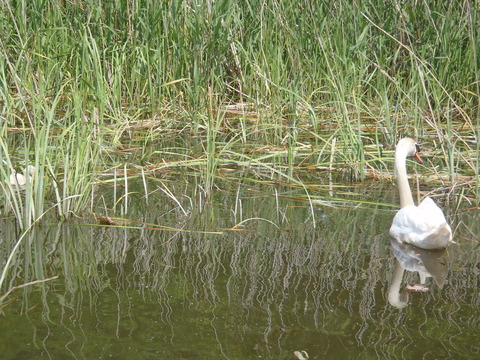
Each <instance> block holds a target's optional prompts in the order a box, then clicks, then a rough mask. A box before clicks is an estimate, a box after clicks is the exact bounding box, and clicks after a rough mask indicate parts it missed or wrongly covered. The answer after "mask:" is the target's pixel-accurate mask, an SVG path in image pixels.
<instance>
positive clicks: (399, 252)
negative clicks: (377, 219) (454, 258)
mask: <svg viewBox="0 0 480 360" xmlns="http://www.w3.org/2000/svg"><path fill="white" fill-rule="evenodd" d="M391 244H392V252H393V256H394V257H395V259H394V261H395V267H394V270H393V276H392V280H391V283H390V288H389V290H388V302H389V303H390V304H391V305H392V306H395V307H396V308H399V309H402V308H404V307H406V306H407V305H408V292H407V288H406V287H403V288H401V287H402V286H401V284H402V278H403V273H404V272H405V270H407V271H412V272H413V271H416V272H418V274H419V276H420V284H421V285H425V282H426V280H427V278H430V277H431V278H433V281H434V282H435V284H436V285H437V286H438V287H439V289H442V288H443V285H444V284H445V279H446V278H447V271H448V269H447V263H446V253H445V249H436V250H425V249H420V248H418V247H416V246H413V245H410V244H402V243H399V242H398V241H396V240H394V239H391ZM419 290H420V291H424V290H425V287H420V288H419ZM414 291H415V289H414Z"/></svg>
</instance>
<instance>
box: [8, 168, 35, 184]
mask: <svg viewBox="0 0 480 360" xmlns="http://www.w3.org/2000/svg"><path fill="white" fill-rule="evenodd" d="M34 172H35V167H34V166H33V165H28V167H27V168H26V169H25V174H26V175H23V174H20V173H17V172H16V171H15V170H12V173H11V174H10V185H12V186H13V187H16V188H18V189H22V190H23V189H25V186H26V185H27V177H28V178H29V180H30V181H32V177H33V174H34Z"/></svg>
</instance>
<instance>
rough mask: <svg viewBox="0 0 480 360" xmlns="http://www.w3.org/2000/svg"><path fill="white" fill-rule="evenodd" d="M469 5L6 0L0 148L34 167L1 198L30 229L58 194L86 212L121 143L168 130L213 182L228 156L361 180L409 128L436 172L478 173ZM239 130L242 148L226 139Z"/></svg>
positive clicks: (12, 160)
mask: <svg viewBox="0 0 480 360" xmlns="http://www.w3.org/2000/svg"><path fill="white" fill-rule="evenodd" d="M475 6H476V4H474V3H470V2H466V3H465V2H459V1H454V2H449V3H445V2H407V3H402V4H398V6H396V7H395V6H391V5H390V4H386V3H384V2H381V1H376V0H371V1H368V2H361V3H358V2H348V1H311V0H302V1H298V2H295V3H292V2H288V1H279V0H277V1H275V0H273V1H260V0H248V1H245V2H242V3H238V2H236V1H233V0H220V1H205V2H195V1H179V0H172V1H168V2H164V1H153V2H152V1H146V0H136V1H120V2H102V1H100V2H95V3H93V2H91V1H87V2H64V1H50V2H42V1H25V0H23V1H17V2H4V3H2V5H1V7H2V10H3V11H2V12H1V14H0V29H1V30H2V34H3V35H2V38H1V39H0V50H1V51H2V53H3V56H2V57H1V58H0V103H1V113H0V129H1V135H2V137H1V139H0V141H1V145H2V146H1V149H2V159H6V161H7V163H8V164H10V165H11V166H13V167H15V168H17V169H18V168H23V167H25V166H26V165H27V164H30V163H32V164H34V165H35V166H36V174H35V181H34V182H32V184H30V186H29V187H27V190H26V191H25V192H16V191H13V189H11V188H9V187H8V186H3V187H2V188H3V190H4V191H3V192H4V195H5V196H3V199H4V201H3V204H4V207H3V209H4V210H2V211H3V213H8V211H9V209H13V212H14V214H15V216H16V217H17V219H18V220H19V223H21V224H22V225H21V226H22V228H24V229H26V228H28V226H29V225H31V224H32V222H34V221H35V219H36V218H38V217H39V215H40V214H42V213H43V211H44V210H45V209H46V208H48V207H49V206H51V205H55V208H56V209H57V213H58V215H59V216H60V217H62V218H66V217H68V216H70V215H71V214H72V213H80V212H82V211H84V210H87V209H88V208H89V206H90V204H91V199H92V198H93V197H94V190H95V182H96V178H97V175H98V173H99V172H100V171H101V170H103V169H105V168H106V167H108V166H116V165H119V164H118V163H115V160H113V161H112V159H113V158H112V157H110V154H111V153H112V151H113V150H115V149H116V148H118V147H119V146H122V144H123V146H125V147H127V146H130V145H132V144H136V145H138V144H141V146H142V148H143V149H142V150H141V151H140V156H139V158H141V159H148V158H149V157H150V156H151V155H154V154H155V151H156V150H155V151H152V150H151V148H150V147H149V146H147V145H151V144H153V143H155V142H156V141H157V140H158V139H163V138H165V137H166V136H170V137H171V136H178V137H183V138H185V137H188V136H190V135H192V136H196V137H199V138H200V139H201V142H202V143H203V146H201V148H202V149H203V150H202V151H200V152H197V153H195V152H194V153H193V154H191V156H192V157H193V158H196V161H197V164H199V166H203V167H204V170H205V171H204V174H205V177H204V179H205V182H206V183H205V184H204V185H205V187H206V188H207V189H210V188H212V186H213V182H214V180H215V174H216V173H217V171H218V168H219V164H220V160H222V159H221V156H224V157H225V162H227V160H230V161H231V160H232V153H237V154H239V156H238V157H237V158H236V161H238V162H242V163H248V164H252V163H255V164H256V165H257V166H258V165H260V166H261V165H262V164H264V165H265V167H264V170H265V169H267V170H268V171H271V174H275V171H277V172H278V171H279V172H281V173H282V176H283V178H287V179H288V178H289V179H295V176H294V171H295V170H296V169H297V168H298V167H299V166H306V167H308V166H309V168H312V167H314V165H316V164H317V165H319V166H321V167H326V168H328V169H329V171H330V170H333V171H335V170H341V171H342V172H343V173H346V174H348V175H349V177H350V178H351V179H354V180H358V179H360V180H361V179H364V177H365V176H366V174H367V170H369V169H378V170H379V171H381V170H382V169H384V168H385V163H384V161H383V160H384V159H382V156H384V154H385V153H383V152H382V146H383V145H384V144H385V145H387V148H388V147H390V148H391V146H393V144H395V142H396V140H397V139H398V138H399V137H400V136H404V135H413V136H417V137H418V138H420V140H421V141H426V142H427V143H429V144H430V145H431V146H432V147H435V150H434V151H432V152H431V154H432V155H436V156H437V157H436V159H437V160H435V161H434V165H435V166H436V167H437V170H436V171H437V172H440V171H441V169H446V170H445V172H446V173H447V174H449V175H450V178H451V179H454V175H455V174H465V175H476V178H478V141H477V140H478V130H477V129H478V126H477V125H479V124H478V121H479V120H478V119H479V118H480V115H479V114H478V105H479V91H478V89H479V84H478V81H479V70H478V57H477V54H476V51H477V47H478V46H477V44H478V40H479V30H478V28H479V27H478V26H477V25H478V14H477V12H478V11H477V10H478V9H476V8H475ZM212 99H215V101H213V102H212ZM236 103H239V104H244V103H248V104H249V105H251V106H252V107H253V116H249V115H248V111H249V110H247V109H249V108H248V107H247V106H240V105H239V107H238V108H239V109H240V110H239V112H240V114H237V115H238V117H237V118H236V119H228V118H223V116H224V115H222V114H224V113H223V112H222V111H223V108H224V107H225V106H226V105H232V104H236ZM213 107H218V109H213ZM218 114H220V115H218ZM147 124H149V125H147ZM238 133H240V134H241V136H239V135H238ZM172 134H175V135H172ZM139 137H140V138H141V139H140V141H138V140H137V139H138V138H139ZM232 139H234V140H233V141H234V143H235V144H239V146H238V148H236V149H234V151H221V149H222V148H223V146H225V144H227V146H228V149H229V150H231V149H230V147H231V146H232V144H233V143H232ZM157 146H158V145H157ZM372 148H373V149H375V150H374V151H372V150H371V149H372ZM258 149H263V150H261V151H257V150H258ZM265 149H268V150H265ZM306 149H308V150H306ZM325 149H331V151H325ZM272 150H273V152H270V151H272ZM188 151H194V150H193V147H190V145H189V142H188V141H186V142H185V149H183V151H179V152H177V153H176V154H177V155H179V156H176V155H175V153H170V159H167V160H172V159H173V160H177V162H176V164H177V165H178V164H179V162H178V158H179V157H183V156H184V154H185V153H187V152H188ZM267 151H268V152H267ZM271 154H274V156H270V155H271ZM245 159H247V161H245ZM133 160H134V161H135V159H133ZM234 160H235V159H234ZM163 161H165V159H163ZM325 164H326V165H325ZM10 165H9V166H10ZM324 165H325V166H324ZM272 169H274V170H275V171H272ZM9 172H10V169H9V168H4V169H2V171H1V175H2V177H3V180H4V181H6V180H7V178H8V176H9V174H8V173H9ZM475 189H476V190H475V191H476V194H477V201H478V200H479V198H478V190H477V189H478V183H477V184H476V186H475ZM7 199H10V200H7Z"/></svg>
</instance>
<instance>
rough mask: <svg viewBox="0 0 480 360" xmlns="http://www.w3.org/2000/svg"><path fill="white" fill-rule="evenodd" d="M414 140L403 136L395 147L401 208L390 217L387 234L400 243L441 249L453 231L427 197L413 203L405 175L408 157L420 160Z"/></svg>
mask: <svg viewBox="0 0 480 360" xmlns="http://www.w3.org/2000/svg"><path fill="white" fill-rule="evenodd" d="M418 151H419V149H418V145H417V144H416V143H415V140H413V139H410V138H404V139H402V140H400V141H399V142H398V144H397V147H396V150H395V173H396V175H397V182H398V191H399V193H400V207H401V209H400V210H399V211H398V213H397V214H396V215H395V217H394V218H393V223H392V226H391V228H390V236H392V237H393V238H395V239H396V240H397V241H399V242H401V243H408V244H412V245H415V246H417V247H419V248H422V249H440V248H445V247H447V246H448V244H449V242H450V241H451V240H452V230H451V229H450V226H449V225H448V224H447V221H446V220H445V216H444V215H443V212H442V210H441V209H440V208H439V207H438V206H437V205H436V204H435V203H434V202H433V200H432V199H431V198H429V197H427V198H425V199H424V200H423V201H422V202H421V203H420V205H419V206H415V205H414V202H413V197H412V192H411V190H410V185H409V184H408V177H407V165H406V160H407V156H413V157H414V158H415V159H416V160H417V161H419V162H422V160H421V158H420V156H419V154H418Z"/></svg>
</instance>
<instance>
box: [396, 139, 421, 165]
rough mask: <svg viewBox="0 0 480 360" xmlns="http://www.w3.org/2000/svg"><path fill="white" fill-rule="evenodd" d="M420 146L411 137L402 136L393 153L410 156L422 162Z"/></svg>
mask: <svg viewBox="0 0 480 360" xmlns="http://www.w3.org/2000/svg"><path fill="white" fill-rule="evenodd" d="M419 152H420V147H419V146H418V144H417V143H416V142H415V140H413V139H412V138H403V139H401V140H400V141H399V142H398V144H397V148H396V150H395V153H396V154H398V155H399V156H400V155H401V156H402V157H407V156H411V157H413V158H414V159H415V161H417V162H419V163H420V164H423V160H422V158H421V157H420V154H419Z"/></svg>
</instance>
